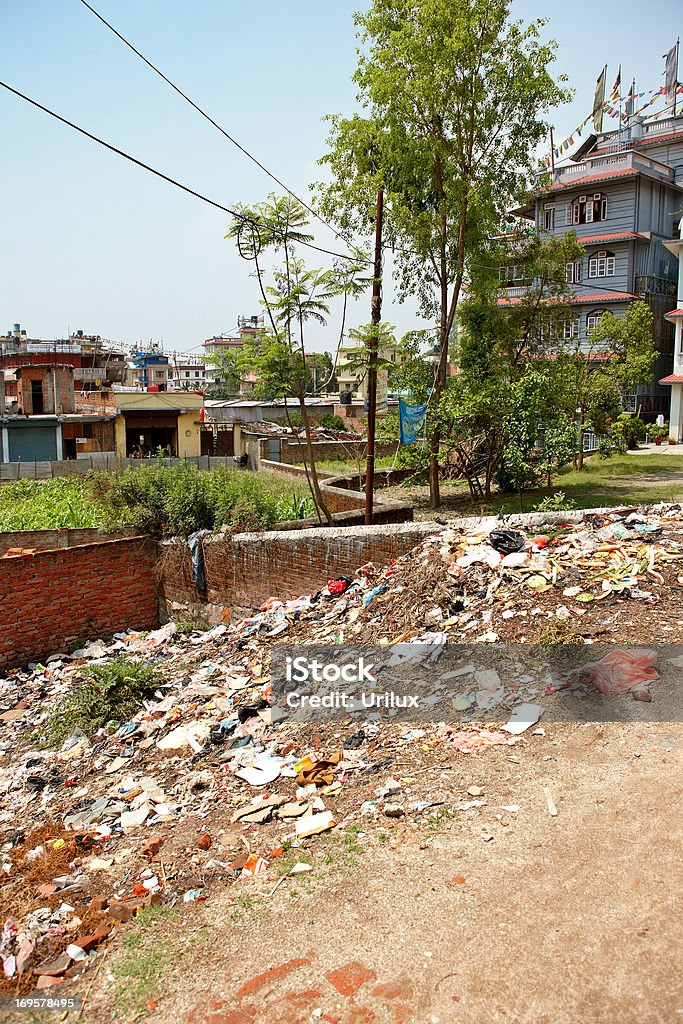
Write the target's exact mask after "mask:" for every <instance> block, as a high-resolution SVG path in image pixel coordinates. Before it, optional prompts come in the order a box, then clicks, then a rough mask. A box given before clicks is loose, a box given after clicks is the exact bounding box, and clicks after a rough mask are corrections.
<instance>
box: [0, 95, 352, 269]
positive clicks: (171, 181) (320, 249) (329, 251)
mask: <svg viewBox="0 0 683 1024" xmlns="http://www.w3.org/2000/svg"><path fill="white" fill-rule="evenodd" d="M0 86H1V87H2V88H3V89H6V90H7V91H8V92H11V93H13V95H15V96H18V97H19V99H22V100H24V101H25V102H26V103H30V104H31V106H33V107H37V109H38V110H42V111H43V112H44V113H45V114H49V115H50V117H54V118H55V120H57V121H60V122H61V123H62V124H65V125H67V126H68V127H69V128H73V129H74V131H76V132H79V133H80V134H81V135H85V137H86V138H87V139H90V140H91V141H92V142H97V143H98V145H100V146H104V148H105V149H108V150H110V152H112V153H116V154H117V156H121V157H123V158H124V159H125V160H129V161H130V162H131V163H133V164H135V165H136V166H137V167H141V168H142V169H143V170H145V171H149V173H150V174H154V175H156V177H157V178H161V179H162V180H163V181H167V182H168V183H169V185H174V186H175V187H176V188H179V189H181V190H182V191H183V192H187V193H188V195H191V196H194V197H195V199H200V200H201V201H202V202H203V203H208V205H209V206H213V207H215V208H216V209H217V210H222V211H223V212H224V213H228V214H230V216H231V217H235V218H236V219H237V220H241V221H242V222H243V223H246V224H252V225H253V226H254V227H258V226H259V225H258V224H257V223H256V221H254V220H253V219H252V218H251V217H248V216H247V215H246V214H244V213H240V212H239V211H237V210H233V209H231V208H230V207H229V206H223V204H222V203H218V202H216V200H215V199H209V198H208V196H205V195H203V194H202V193H201V192H197V191H196V190H195V189H193V188H190V187H189V185H183V184H182V182H180V181H177V180H176V179H175V178H171V177H170V176H169V175H168V174H164V173H163V171H157V170H156V168H154V167H151V166H150V164H146V163H144V161H142V160H138V159H137V157H134V156H131V154H130V153H126V152H125V150H123V149H119V148H118V147H117V146H113V145H112V144H111V143H110V142H105V140H104V139H100V138H99V137H98V136H97V135H93V134H92V132H89V131H86V129H85V128H81V127H80V126H79V125H77V124H75V123H74V122H73V121H69V120H68V118H66V117H62V115H61V114H57V113H56V112H55V111H54V110H50V108H49V107H46V106H44V105H43V104H42V103H39V102H38V101H37V100H34V99H31V97H30V96H26V95H25V93H23V92H19V90H18V89H14V88H13V87H12V86H11V85H8V84H7V82H2V81H0ZM299 244H301V245H305V246H306V247H307V248H309V249H315V251H316V252H321V253H324V254H325V255H327V256H334V257H335V258H336V259H342V260H349V261H350V262H361V261H360V260H359V259H358V257H357V256H349V255H348V254H347V253H342V252H335V251H333V250H332V249H325V248H323V247H322V246H319V245H315V244H314V243H313V242H304V241H301V242H300V243H299ZM364 262H366V263H367V264H368V265H369V264H370V262H371V261H370V260H365V261H364Z"/></svg>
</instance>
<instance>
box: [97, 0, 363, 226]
mask: <svg viewBox="0 0 683 1024" xmlns="http://www.w3.org/2000/svg"><path fill="white" fill-rule="evenodd" d="M81 3H82V4H83V6H84V7H87V9H88V10H89V11H90V12H91V13H92V14H94V15H95V17H96V18H98V19H99V20H100V21H101V22H102V24H103V25H105V26H106V27H107V28H108V29H109V30H110V32H113V33H114V35H115V36H116V37H117V38H118V39H120V40H121V42H122V43H123V44H124V45H125V46H127V47H128V49H129V50H132V51H133V53H134V54H136V56H138V57H139V58H140V60H141V61H143V62H144V63H145V64H146V65H147V67H148V68H150V69H151V70H152V71H154V73H155V74H157V75H159V77H160V78H162V79H163V80H164V82H166V84H167V85H170V87H171V89H173V90H174V91H175V92H177V93H178V95H179V96H182V98H183V99H184V100H185V101H186V102H187V103H189V104H190V106H191V107H193V108H194V109H195V110H196V111H197V113H198V114H200V116H201V117H203V118H204V119H205V120H206V121H208V122H209V124H212V125H213V127H214V128H216V129H217V130H218V131H219V132H220V133H221V135H223V136H224V137H225V138H226V139H227V140H228V142H231V143H232V144H233V146H236V147H237V149H239V151H240V153H243V154H244V156H246V157H247V159H248V160H251V162H252V163H253V164H256V166H257V167H258V168H259V169H260V170H262V171H263V173H264V174H267V175H268V177H269V178H270V179H271V180H272V181H274V182H275V183H276V184H277V185H279V186H280V188H283V189H284V190H285V192H286V193H287V194H288V195H290V196H291V197H292V199H296V201H297V203H299V204H300V205H301V206H303V208H304V209H305V210H307V211H308V212H309V213H310V214H311V215H312V216H313V217H315V218H316V220H319V221H320V223H321V224H324V225H325V227H326V228H329V230H330V231H332V233H333V234H334V235H335V237H337V238H340V239H341V240H342V241H343V242H347V239H345V238H344V236H343V235H342V234H341V233H340V232H339V231H338V230H337V229H336V228H335V227H334V226H333V225H332V224H330V223H329V221H326V220H325V219H324V218H323V217H321V216H320V214H319V213H317V212H316V211H315V210H314V209H313V207H312V206H309V205H308V203H305V202H304V200H303V199H302V198H301V197H300V196H298V195H297V194H296V192H293V191H292V189H291V188H288V187H287V185H285V183H284V182H283V181H281V180H280V178H278V177H277V176H276V175H275V174H273V172H272V171H269V170H268V168H267V167H266V166H265V165H264V164H262V163H261V161H260V160H258V159H257V158H256V157H255V156H254V155H253V153H250V152H249V150H248V149H246V148H245V147H244V146H242V145H241V143H239V142H238V141H237V139H236V138H234V136H232V135H230V133H229V132H227V131H226V130H225V128H223V126H222V125H220V124H219V123H218V121H215V120H214V118H213V117H211V115H210V114H207V112H206V111H205V110H204V109H203V108H202V107H200V106H199V104H198V103H195V101H194V100H193V99H192V98H191V97H190V96H188V95H187V93H185V92H183V90H182V89H181V88H180V86H178V85H176V84H175V82H173V81H171V79H170V78H169V77H168V76H167V75H165V74H164V73H163V71H161V70H160V69H159V68H158V67H157V66H156V65H155V64H153V63H152V61H151V60H149V59H148V58H147V57H145V55H144V53H141V52H140V50H138V49H137V48H136V47H135V46H133V44H132V43H131V42H130V40H129V39H126V37H125V36H124V35H123V34H122V33H121V32H119V31H118V29H116V28H114V26H113V25H112V24H110V22H108V21H107V19H106V18H104V17H103V16H102V15H101V14H100V13H99V11H96V10H95V8H94V7H92V6H91V5H90V4H89V3H88V2H87V0H81Z"/></svg>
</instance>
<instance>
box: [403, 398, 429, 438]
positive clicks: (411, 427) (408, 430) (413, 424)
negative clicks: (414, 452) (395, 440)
mask: <svg viewBox="0 0 683 1024" xmlns="http://www.w3.org/2000/svg"><path fill="white" fill-rule="evenodd" d="M426 415H427V403H425V404H424V405H408V403H407V402H404V401H403V399H402V398H399V400H398V425H399V434H400V438H401V444H403V445H406V446H407V445H409V444H412V443H413V441H414V440H415V438H416V437H417V435H418V434H419V433H420V431H421V429H422V424H423V423H424V420H425V416H426Z"/></svg>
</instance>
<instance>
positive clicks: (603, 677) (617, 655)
mask: <svg viewBox="0 0 683 1024" xmlns="http://www.w3.org/2000/svg"><path fill="white" fill-rule="evenodd" d="M656 662H657V652H656V651H652V650H648V649H647V648H634V649H633V650H630V651H624V650H618V651H611V652H610V653H609V654H607V655H605V657H604V658H601V659H600V661H592V662H589V663H588V664H587V665H582V666H581V668H580V669H576V670H575V671H574V672H573V673H572V676H573V678H574V679H580V680H581V682H587V683H592V684H593V686H594V687H595V688H596V690H599V691H600V693H603V694H605V696H608V697H614V696H616V695H617V694H619V693H628V692H629V691H631V690H636V689H638V688H640V687H643V686H646V685H647V684H648V683H652V682H654V681H655V679H659V672H658V671H657V669H656V667H655V665H656Z"/></svg>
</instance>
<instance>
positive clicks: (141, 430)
mask: <svg viewBox="0 0 683 1024" xmlns="http://www.w3.org/2000/svg"><path fill="white" fill-rule="evenodd" d="M203 402H204V399H203V396H202V395H200V394H193V393H192V392H189V391H188V392H181V391H168V392H165V393H154V392H145V391H137V392H136V391H125V392H117V393H116V454H117V455H119V456H120V457H121V458H126V457H131V456H133V457H134V456H142V457H146V456H149V455H154V454H155V453H156V452H157V451H159V450H162V451H164V452H166V453H167V454H169V455H177V456H178V457H179V458H181V459H182V458H185V457H188V458H189V457H191V456H195V455H199V454H200V453H201V444H200V420H201V410H202V405H203Z"/></svg>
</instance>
